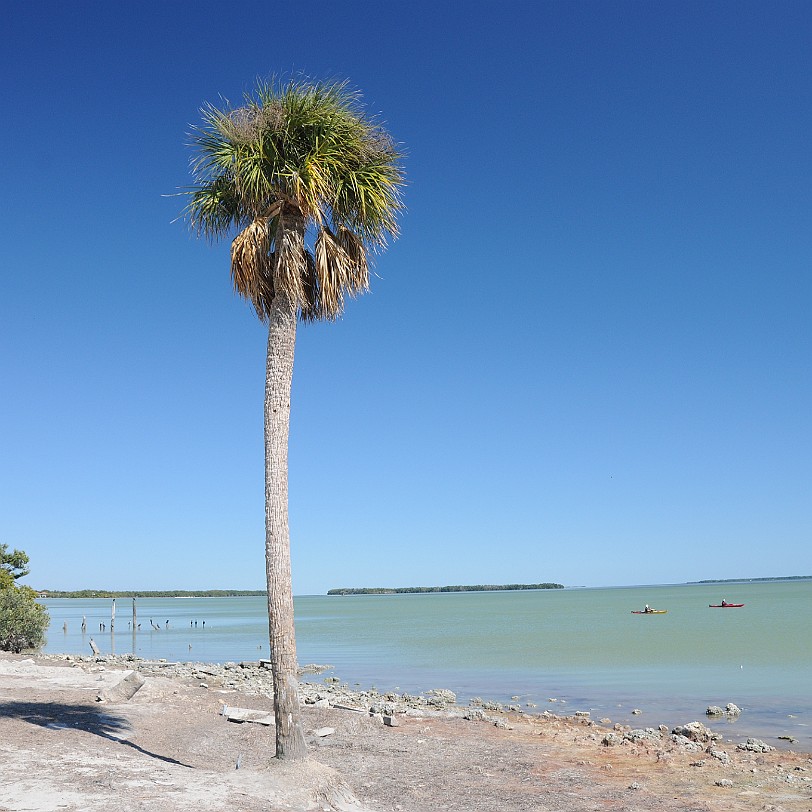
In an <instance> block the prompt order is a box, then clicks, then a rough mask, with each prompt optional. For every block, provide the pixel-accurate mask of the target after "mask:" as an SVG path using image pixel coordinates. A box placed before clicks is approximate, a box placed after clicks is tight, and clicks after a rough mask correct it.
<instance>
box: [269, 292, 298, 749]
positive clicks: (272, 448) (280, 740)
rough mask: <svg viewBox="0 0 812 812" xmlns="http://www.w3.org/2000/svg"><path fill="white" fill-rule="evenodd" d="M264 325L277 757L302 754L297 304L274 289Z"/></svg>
mask: <svg viewBox="0 0 812 812" xmlns="http://www.w3.org/2000/svg"><path fill="white" fill-rule="evenodd" d="M268 321H269V329H268V363H267V369H266V375H265V567H266V575H267V580H268V630H269V634H270V643H271V668H272V671H273V688H274V715H275V717H276V757H277V758H279V759H299V758H304V757H305V756H306V755H307V746H306V744H305V739H304V732H303V729H302V721H301V713H300V710H299V681H298V676H297V662H296V637H295V632H294V625H293V588H292V585H291V574H290V532H289V528H288V432H289V428H290V388H291V380H292V377H293V352H294V348H295V346H296V306H295V305H294V304H293V302H291V300H290V298H289V297H288V296H286V295H285V294H283V293H278V294H277V295H276V296H274V298H273V302H272V305H271V313H270V316H269V319H268Z"/></svg>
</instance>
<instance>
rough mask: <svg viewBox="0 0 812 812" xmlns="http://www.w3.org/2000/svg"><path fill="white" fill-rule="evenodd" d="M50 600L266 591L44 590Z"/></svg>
mask: <svg viewBox="0 0 812 812" xmlns="http://www.w3.org/2000/svg"><path fill="white" fill-rule="evenodd" d="M41 594H44V595H47V596H48V597H49V598H244V597H254V596H259V595H263V596H264V595H266V594H267V593H266V592H265V590H264V589H193V590H189V589H172V590H151V591H140V592H139V591H128V590H124V591H115V590H109V589H79V590H75V591H61V590H54V589H43V590H41Z"/></svg>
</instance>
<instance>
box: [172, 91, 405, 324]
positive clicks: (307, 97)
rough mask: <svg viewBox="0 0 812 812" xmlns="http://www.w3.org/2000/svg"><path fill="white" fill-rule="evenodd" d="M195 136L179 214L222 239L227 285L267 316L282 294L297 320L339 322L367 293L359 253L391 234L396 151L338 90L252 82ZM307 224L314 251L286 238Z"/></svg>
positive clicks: (209, 110) (397, 204) (212, 112)
mask: <svg viewBox="0 0 812 812" xmlns="http://www.w3.org/2000/svg"><path fill="white" fill-rule="evenodd" d="M201 118H202V124H201V125H200V126H199V127H195V128H193V130H192V133H191V137H192V146H193V148H194V150H195V154H194V157H193V160H192V162H191V170H192V175H193V177H194V181H195V184H194V186H193V187H192V188H191V189H190V190H189V191H188V192H187V194H188V195H189V203H188V206H187V208H186V211H185V214H186V216H187V219H188V220H189V222H190V223H191V225H192V226H193V227H194V228H195V229H196V230H197V231H198V233H200V234H203V235H205V236H207V237H209V238H212V239H218V238H220V237H225V236H228V235H234V234H236V235H237V236H236V237H235V238H234V245H233V247H232V278H233V280H234V285H235V289H236V290H237V291H238V292H239V293H240V294H241V295H242V296H245V297H246V298H247V299H249V300H250V301H251V302H252V304H253V305H254V307H255V309H256V311H257V313H258V315H259V316H260V318H266V317H267V314H268V308H269V306H270V302H271V301H272V298H273V295H274V292H275V291H276V292H282V291H284V292H285V293H286V294H287V295H289V296H290V297H291V300H292V301H293V302H294V303H295V304H296V306H297V307H298V308H299V312H300V315H301V317H302V318H303V319H305V320H314V319H321V318H328V319H329V318H335V317H336V316H338V315H340V313H341V311H342V309H343V303H344V299H345V296H346V295H356V294H357V293H360V292H362V291H364V290H366V289H367V287H368V283H369V274H368V267H367V252H368V251H369V250H375V249H378V248H381V247H383V246H385V245H386V240H387V238H388V237H395V236H397V233H398V225H397V217H398V215H399V213H400V211H401V210H402V203H401V199H400V190H401V188H402V187H403V182H404V179H403V172H402V169H401V166H400V162H401V155H400V154H399V152H398V150H397V148H396V147H395V145H394V143H393V142H392V140H391V138H390V137H389V135H388V134H387V133H386V132H385V131H384V130H383V129H382V128H381V127H380V126H379V125H378V124H376V123H375V122H373V121H371V120H370V119H368V118H367V117H366V116H365V115H364V113H363V110H362V107H361V98H360V95H359V94H358V93H357V92H356V91H354V90H353V89H352V88H350V86H349V85H348V84H346V83H332V84H330V83H316V84H310V83H306V82H300V81H291V82H288V83H286V84H281V83H279V82H264V81H260V82H258V83H257V86H256V89H255V90H254V92H253V93H252V94H250V95H247V96H246V98H245V99H244V104H243V105H242V106H240V107H237V108H231V107H230V106H229V105H227V104H226V105H225V106H224V107H223V108H222V109H219V108H217V107H214V106H213V105H207V106H205V107H204V108H203V109H202V110H201ZM301 223H304V228H305V229H309V230H310V231H311V232H312V234H313V238H312V242H311V245H312V252H311V251H310V250H308V249H307V248H305V249H303V248H302V245H301V241H300V242H299V243H297V244H298V246H299V247H298V248H294V243H295V242H296V241H295V240H291V239H289V238H288V235H287V231H288V230H289V229H290V228H292V227H294V226H295V227H297V228H299V227H301V225H300V224H301Z"/></svg>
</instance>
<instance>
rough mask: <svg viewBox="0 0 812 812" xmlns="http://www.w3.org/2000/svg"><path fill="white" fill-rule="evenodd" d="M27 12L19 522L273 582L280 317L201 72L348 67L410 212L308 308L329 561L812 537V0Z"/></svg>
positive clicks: (432, 563)
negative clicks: (191, 199) (216, 174)
mask: <svg viewBox="0 0 812 812" xmlns="http://www.w3.org/2000/svg"><path fill="white" fill-rule="evenodd" d="M4 18H5V19H4V26H3V29H2V33H0V76H2V77H3V78H2V84H1V85H0V87H2V107H3V110H4V116H3V119H4V125H3V127H2V130H0V141H1V142H2V154H3V155H5V156H6V158H5V161H4V173H3V181H4V188H5V199H6V200H5V205H4V206H3V210H4V211H3V217H2V218H0V230H2V235H1V236H2V238H1V239H0V381H2V384H1V388H0V541H2V542H3V543H6V544H8V545H10V546H11V547H19V548H22V549H24V550H25V551H26V552H28V554H29V556H30V558H31V563H32V569H33V572H32V575H31V576H29V577H28V578H27V579H26V580H27V581H28V582H29V583H31V584H32V585H36V586H39V587H42V588H44V587H48V588H52V589H59V588H63V589H80V588H93V587H107V588H120V589H162V588H167V589H173V588H188V589H195V588H201V589H202V588H226V587H235V588H246V589H248V588H252V589H254V588H262V587H263V584H264V562H263V556H264V530H263V517H264V513H263V483H262V476H263V440H262V397H263V385H264V356H265V330H264V327H263V325H261V324H260V323H259V322H258V321H257V320H256V318H255V317H254V316H253V314H252V311H251V309H250V307H249V306H248V305H247V304H245V303H244V302H242V301H241V300H239V299H237V298H236V297H235V296H234V295H233V293H232V291H231V285H230V279H229V272H228V245H227V244H220V245H215V246H212V245H209V244H207V243H205V242H203V241H199V240H197V239H195V238H194V237H193V236H192V235H191V234H190V233H189V230H188V228H187V227H186V226H185V225H184V224H183V223H182V222H176V221H175V220H176V217H177V215H178V213H179V211H180V209H181V208H182V201H180V200H179V199H178V198H176V197H171V196H167V195H171V193H173V192H174V191H176V190H177V189H178V188H179V187H182V186H184V185H185V184H187V183H188V182H189V175H188V161H189V157H190V152H189V149H188V147H187V146H186V144H187V141H188V139H187V136H186V134H187V132H188V131H189V127H190V125H192V124H194V123H196V122H197V121H198V110H199V107H200V106H201V105H202V104H203V103H204V102H206V101H213V102H215V103H216V102H218V100H219V99H220V98H221V97H223V98H227V99H230V100H232V101H234V102H238V101H239V100H240V98H241V96H242V94H243V92H244V91H246V90H249V89H250V88H251V86H252V85H253V83H254V80H255V78H256V77H258V76H261V77H267V76H269V75H271V74H273V73H277V74H278V73H283V74H289V73H290V72H291V71H299V72H303V73H305V74H306V75H308V76H311V77H313V78H347V79H349V80H350V81H351V82H352V83H353V84H354V85H355V86H356V87H358V88H359V89H360V90H361V91H362V92H363V94H364V97H365V100H366V103H367V107H368V109H369V110H370V111H371V112H373V113H375V114H380V116H381V117H382V118H383V120H384V121H385V122H386V124H387V126H388V128H389V130H390V131H391V133H392V134H393V136H394V137H395V139H396V140H397V141H398V142H400V143H402V144H403V145H404V148H405V150H406V152H407V157H406V161H405V169H406V173H407V176H408V182H409V185H408V188H407V189H406V194H405V202H406V206H407V209H408V211H407V212H406V214H405V215H404V217H403V220H402V232H403V233H402V236H401V238H400V239H399V240H398V241H397V242H396V243H394V244H393V245H392V246H391V248H390V250H389V251H388V252H387V253H386V254H384V255H382V256H381V257H380V258H379V259H378V261H377V263H376V273H377V277H376V278H375V279H374V281H373V286H372V287H373V289H372V292H371V293H370V294H368V295H366V296H365V297H363V298H361V299H358V300H356V301H353V302H351V304H350V306H349V307H348V308H347V312H346V314H345V316H344V318H343V319H342V320H341V321H339V322H337V323H335V324H327V325H316V326H303V327H302V328H301V329H300V332H299V339H298V345H297V358H296V369H295V372H294V392H293V407H292V408H293V414H292V423H291V448H290V492H291V503H290V516H291V534H292V550H293V568H294V576H293V577H294V591H295V593H296V594H313V593H320V592H324V591H326V590H327V589H329V588H331V587H343V586H410V585H434V584H449V583H468V584H470V583H512V582H522V583H528V582H537V581H557V582H561V583H564V584H567V585H589V586H599V585H614V584H618V585H619V584H634V583H660V582H680V581H686V580H697V579H703V578H729V577H759V576H780V575H790V574H810V573H812V553H810V549H812V545H810V529H812V521H811V519H812V498H811V497H812V447H811V446H812V433H811V432H810V413H812V410H811V409H810V406H811V405H812V379H811V378H812V376H811V375H810V350H811V349H812V347H811V346H810V345H811V344H812V327H810V318H809V312H810V306H811V305H812V281H811V280H810V273H809V272H810V265H811V264H812V263H811V262H810V260H812V239H810V223H811V222H812V220H811V218H810V214H812V205H810V204H811V203H812V201H811V200H810V198H811V195H810V189H812V185H811V184H810V180H812V157H811V156H812V151H811V150H810V148H809V133H810V131H812V105H811V101H812V94H811V93H810V91H811V90H812V74H810V71H809V61H808V58H809V48H810V42H812V7H810V6H809V4H808V3H806V2H779V3H752V2H735V3H733V2H701V3H700V2H685V1H684V0H680V2H670V1H668V2H662V3H650V2H632V1H629V2H611V1H609V2H607V1H606V0H602V1H601V2H534V3H529V2H528V3H515V2H506V3H500V4H492V3H478V2H469V3H467V4H464V6H462V5H460V4H457V3H442V2H440V3H437V2H433V3H427V2H424V1H423V0H418V2H415V3H411V4H408V5H400V4H380V3H374V4H373V3H348V4H344V5H341V6H337V5H336V4H333V3H330V4H327V3H311V4H309V5H308V6H307V7H306V8H304V9H303V10H299V8H298V7H295V6H281V7H280V6H278V5H263V4H250V5H248V4H239V3H237V4H233V5H232V6H229V7H228V8H227V9H226V7H225V6H223V5H222V4H221V3H212V2H195V3H191V2H189V3H186V2H173V3H158V2H152V3H151V2H145V3H137V4H136V3H131V4H126V5H125V4H118V3H109V2H105V3H96V2H77V3H73V4H64V3H57V2H51V3H43V2H37V0H34V1H33V2H27V3H15V4H10V5H8V6H7V7H6V8H5V12H4Z"/></svg>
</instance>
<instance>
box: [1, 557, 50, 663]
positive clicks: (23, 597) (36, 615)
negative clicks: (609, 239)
mask: <svg viewBox="0 0 812 812" xmlns="http://www.w3.org/2000/svg"><path fill="white" fill-rule="evenodd" d="M28 573H29V569H28V556H27V555H26V554H25V553H24V552H23V551H22V550H11V551H9V549H8V545H7V544H0V649H1V650H3V651H13V652H14V653H15V654H19V653H20V652H21V651H23V650H26V649H38V648H41V647H42V645H43V644H44V642H45V632H46V631H47V629H48V624H49V623H50V621H51V619H50V617H49V615H48V611H47V609H46V608H45V607H44V606H43V605H42V604H40V603H38V602H37V593H36V592H35V591H34V590H33V589H31V587H30V586H20V585H18V584H17V580H18V579H19V578H22V577H23V576H25V575H28Z"/></svg>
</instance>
